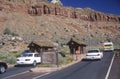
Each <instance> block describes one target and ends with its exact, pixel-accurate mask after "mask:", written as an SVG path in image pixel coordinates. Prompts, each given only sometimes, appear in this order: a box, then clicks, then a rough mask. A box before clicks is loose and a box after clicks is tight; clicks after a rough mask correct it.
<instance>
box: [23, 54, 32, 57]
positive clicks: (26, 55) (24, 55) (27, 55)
mask: <svg viewBox="0 0 120 79" xmlns="http://www.w3.org/2000/svg"><path fill="white" fill-rule="evenodd" d="M32 56H33V54H27V53H25V54H22V57H32Z"/></svg>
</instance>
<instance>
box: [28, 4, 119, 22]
mask: <svg viewBox="0 0 120 79" xmlns="http://www.w3.org/2000/svg"><path fill="white" fill-rule="evenodd" d="M28 13H29V14H30V15H35V16H41V15H42V14H47V15H48V14H49V15H57V16H62V17H68V18H74V19H82V20H88V21H107V22H120V16H115V15H110V14H104V13H101V12H97V11H93V10H91V9H88V8H85V9H81V8H72V7H61V6H55V5H50V4H40V5H34V6H31V7H30V8H29V9H28Z"/></svg>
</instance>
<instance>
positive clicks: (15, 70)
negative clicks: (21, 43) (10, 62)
mask: <svg viewBox="0 0 120 79" xmlns="http://www.w3.org/2000/svg"><path fill="white" fill-rule="evenodd" d="M31 68H32V67H30V66H29V67H25V66H23V67H22V66H21V67H11V68H8V69H7V71H6V72H5V73H3V74H0V79H4V78H7V77H10V76H12V75H15V74H19V73H21V72H27V71H28V70H30V69H31Z"/></svg>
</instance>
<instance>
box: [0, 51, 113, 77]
mask: <svg viewBox="0 0 120 79" xmlns="http://www.w3.org/2000/svg"><path fill="white" fill-rule="evenodd" d="M113 54H114V53H113V52H105V53H104V57H103V59H102V60H101V61H99V60H95V61H81V62H79V63H76V64H74V65H72V66H69V67H68V68H65V69H62V70H60V71H56V72H53V73H51V74H47V75H44V74H46V73H34V72H29V70H30V69H31V68H32V67H13V68H9V69H8V70H7V72H6V73H4V74H0V79H105V77H106V74H107V72H108V68H109V66H110V63H111V60H112V57H113ZM22 72H25V73H22ZM19 73H22V74H19ZM15 74H17V75H16V76H15ZM12 75H14V76H13V77H12Z"/></svg>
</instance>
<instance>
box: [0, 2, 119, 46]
mask: <svg viewBox="0 0 120 79" xmlns="http://www.w3.org/2000/svg"><path fill="white" fill-rule="evenodd" d="M6 28H9V29H10V31H12V32H13V33H15V34H17V35H19V36H20V37H22V38H23V40H24V42H25V43H29V42H31V41H34V40H36V41H38V40H46V41H50V42H53V43H57V44H59V45H62V44H66V43H67V42H68V41H69V39H70V38H76V39H78V40H80V41H82V42H85V43H86V44H87V45H93V46H96V45H98V46H101V45H102V43H103V42H104V41H106V40H111V41H113V42H114V44H115V45H117V46H119V45H120V43H119V41H120V16H117V15H112V14H105V13H102V12H98V11H94V10H92V9H90V8H84V9H82V8H73V7H65V6H59V5H55V4H53V3H50V2H49V1H48V0H0V34H1V35H2V34H3V32H4V30H5V29H6Z"/></svg>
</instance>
